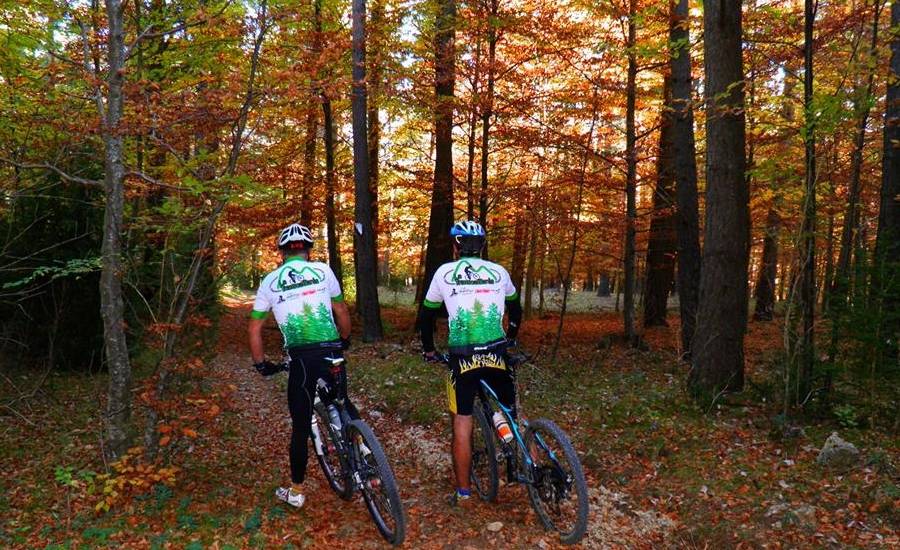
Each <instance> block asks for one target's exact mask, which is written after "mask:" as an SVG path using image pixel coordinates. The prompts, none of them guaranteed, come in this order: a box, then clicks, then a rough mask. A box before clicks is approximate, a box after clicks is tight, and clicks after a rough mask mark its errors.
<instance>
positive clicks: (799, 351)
mask: <svg viewBox="0 0 900 550" xmlns="http://www.w3.org/2000/svg"><path fill="white" fill-rule="evenodd" d="M814 1H815V0H805V4H804V6H805V8H804V30H803V35H804V72H803V73H804V74H803V107H804V115H803V122H804V126H805V127H806V132H805V139H804V157H805V160H806V170H805V172H806V173H805V180H804V197H803V217H802V219H801V223H800V242H799V246H798V248H799V249H798V256H799V273H798V275H799V277H800V281H799V291H800V295H799V302H798V307H799V309H800V317H801V319H800V334H799V335H798V339H797V346H798V347H797V348H796V349H795V350H792V352H796V353H794V354H793V355H794V357H795V358H796V360H797V366H798V368H797V371H796V372H797V386H796V388H797V394H796V396H795V397H796V398H797V401H796V403H797V404H798V405H799V404H802V403H804V402H805V401H806V397H807V396H808V395H809V389H810V382H811V380H812V371H813V364H814V362H815V348H814V343H815V341H814V337H815V335H814V333H813V323H814V321H815V310H816V133H815V113H814V112H813V51H812V48H813V22H814V20H815V12H814V8H813V3H814Z"/></svg>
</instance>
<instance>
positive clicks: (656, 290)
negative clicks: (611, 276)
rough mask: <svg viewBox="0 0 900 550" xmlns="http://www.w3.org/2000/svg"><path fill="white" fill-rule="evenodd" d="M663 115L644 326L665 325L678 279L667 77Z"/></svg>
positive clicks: (669, 102) (664, 83) (645, 286)
mask: <svg viewBox="0 0 900 550" xmlns="http://www.w3.org/2000/svg"><path fill="white" fill-rule="evenodd" d="M663 96H664V100H663V113H662V117H661V121H660V128H659V156H658V157H657V162H656V188H655V189H654V190H653V214H652V218H651V220H650V236H649V241H648V243H647V269H646V273H647V278H646V282H645V285H644V288H645V291H644V298H643V300H644V326H645V327H651V326H665V325H667V324H668V323H667V322H666V314H667V311H668V304H669V291H670V290H671V289H672V280H673V279H674V278H675V254H676V247H677V246H678V239H677V237H676V235H675V211H674V206H675V196H674V195H675V174H674V172H673V166H672V161H673V159H672V146H673V145H674V144H673V136H672V130H673V129H672V111H671V108H672V94H671V80H670V78H669V76H668V75H666V77H665V78H664V80H663Z"/></svg>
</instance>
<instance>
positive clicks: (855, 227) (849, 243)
mask: <svg viewBox="0 0 900 550" xmlns="http://www.w3.org/2000/svg"><path fill="white" fill-rule="evenodd" d="M882 6H883V4H881V3H880V0H876V3H875V14H874V17H873V22H872V31H871V42H870V45H869V55H870V57H871V59H870V60H869V63H868V67H869V68H868V74H867V77H866V78H867V79H866V85H865V87H864V88H862V89H859V88H858V89H856V90H855V93H854V99H853V111H854V113H856V114H857V120H856V128H855V130H854V135H853V150H852V152H851V154H850V183H849V184H848V186H847V207H846V209H845V211H844V225H843V228H842V230H841V245H840V251H839V252H838V261H837V266H836V268H835V277H834V282H833V283H832V289H831V297H830V298H829V301H830V302H831V304H832V305H833V306H838V307H840V308H843V307H845V306H846V305H847V300H848V290H849V288H848V287H849V281H850V278H851V270H850V267H851V266H850V263H851V256H852V255H853V247H854V244H855V242H856V238H857V233H858V232H859V197H860V186H861V185H860V184H861V175H862V164H863V148H864V146H865V140H866V126H867V125H868V121H869V114H870V112H871V106H872V104H873V101H871V96H872V89H873V86H874V79H875V68H876V67H877V66H878V65H877V57H876V56H877V52H878V20H879V18H880V15H881V7H882ZM838 315H840V313H839V312H838Z"/></svg>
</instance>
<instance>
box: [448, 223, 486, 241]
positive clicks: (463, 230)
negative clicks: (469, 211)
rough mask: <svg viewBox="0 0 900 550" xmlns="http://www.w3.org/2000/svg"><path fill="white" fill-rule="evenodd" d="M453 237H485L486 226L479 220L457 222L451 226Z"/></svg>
mask: <svg viewBox="0 0 900 550" xmlns="http://www.w3.org/2000/svg"><path fill="white" fill-rule="evenodd" d="M450 236H451V237H484V228H483V227H481V224H480V223H478V222H473V221H472V220H466V221H462V222H456V223H455V224H453V227H451V228H450Z"/></svg>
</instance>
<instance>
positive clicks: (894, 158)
mask: <svg viewBox="0 0 900 550" xmlns="http://www.w3.org/2000/svg"><path fill="white" fill-rule="evenodd" d="M898 27H900V2H893V3H892V4H891V28H892V29H896V28H898ZM898 78H900V38H898V35H897V34H894V35H893V37H892V39H891V65H890V75H889V78H888V87H887V102H886V104H885V114H884V158H883V159H882V176H881V208H880V210H879V212H878V234H877V235H876V241H875V270H874V277H873V287H874V288H875V290H876V292H877V295H878V296H879V299H880V304H879V305H880V306H881V310H882V311H883V312H885V313H884V316H883V318H882V320H881V327H880V329H879V330H880V332H881V338H882V341H884V342H890V343H889V344H888V346H889V347H888V349H886V350H885V352H886V353H887V354H888V355H889V356H893V357H894V358H895V359H894V360H896V356H897V338H898V336H900V154H898V144H900V81H898V80H897V79H898Z"/></svg>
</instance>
